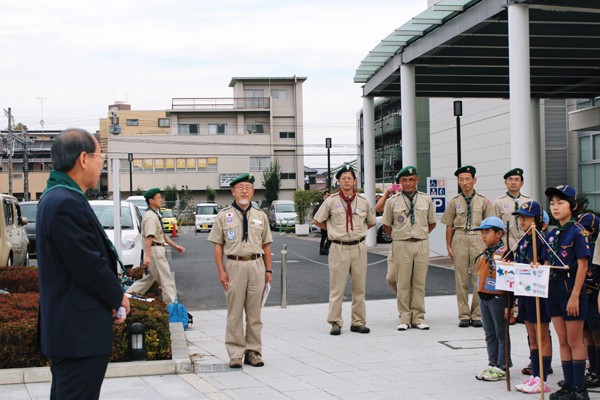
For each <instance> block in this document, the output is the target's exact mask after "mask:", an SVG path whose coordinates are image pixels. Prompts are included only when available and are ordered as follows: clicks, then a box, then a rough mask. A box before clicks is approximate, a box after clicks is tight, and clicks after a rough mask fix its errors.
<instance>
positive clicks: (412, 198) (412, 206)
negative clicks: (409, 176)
mask: <svg viewBox="0 0 600 400" xmlns="http://www.w3.org/2000/svg"><path fill="white" fill-rule="evenodd" d="M402 194H403V195H404V196H406V198H408V200H410V211H409V215H410V224H411V225H414V224H415V200H416V198H417V191H416V190H415V191H414V192H413V194H412V196H411V195H410V194H408V193H406V192H405V191H402Z"/></svg>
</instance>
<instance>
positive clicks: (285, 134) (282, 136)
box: [279, 132, 296, 139]
mask: <svg viewBox="0 0 600 400" xmlns="http://www.w3.org/2000/svg"><path fill="white" fill-rule="evenodd" d="M295 137H296V132H279V138H280V139H294V138H295Z"/></svg>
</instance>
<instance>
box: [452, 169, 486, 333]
mask: <svg viewBox="0 0 600 400" xmlns="http://www.w3.org/2000/svg"><path fill="white" fill-rule="evenodd" d="M476 172H477V171H476V169H475V167H473V166H471V165H466V166H464V167H461V168H459V169H457V170H456V172H454V176H456V177H457V178H458V185H459V186H460V189H461V193H459V194H458V195H456V196H454V197H453V198H452V199H450V201H449V202H448V205H447V206H446V212H444V215H443V216H442V224H444V225H446V248H447V249H448V255H449V256H450V258H451V259H452V262H453V263H454V277H455V279H456V301H457V303H458V319H459V323H458V326H459V327H461V328H467V327H468V326H469V325H471V324H472V325H473V326H474V327H476V328H481V327H482V326H483V324H482V323H481V311H480V310H479V297H478V296H477V290H476V287H477V286H476V285H477V269H476V267H475V260H476V259H477V256H478V255H479V254H481V251H482V250H483V249H484V248H485V245H484V244H483V240H482V239H481V235H479V234H478V233H479V232H477V231H474V230H473V229H475V228H477V227H478V226H479V225H480V224H481V221H482V220H483V219H484V218H487V217H491V216H493V215H494V208H493V206H492V203H491V202H490V201H489V200H488V198H487V197H485V196H483V195H481V194H479V193H476V192H475V183H476V182H477V178H475V173H476ZM469 277H471V285H472V287H473V289H474V290H473V299H472V300H471V307H470V308H469Z"/></svg>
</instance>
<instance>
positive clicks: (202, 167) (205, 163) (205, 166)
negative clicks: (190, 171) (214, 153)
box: [197, 157, 219, 172]
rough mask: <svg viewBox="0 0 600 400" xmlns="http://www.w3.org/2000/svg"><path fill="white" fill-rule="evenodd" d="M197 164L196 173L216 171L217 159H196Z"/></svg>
mask: <svg viewBox="0 0 600 400" xmlns="http://www.w3.org/2000/svg"><path fill="white" fill-rule="evenodd" d="M197 162H198V171H202V172H211V171H217V169H218V165H219V164H218V158H217V157H208V158H198V159H197Z"/></svg>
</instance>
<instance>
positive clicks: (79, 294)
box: [36, 188, 123, 358]
mask: <svg viewBox="0 0 600 400" xmlns="http://www.w3.org/2000/svg"><path fill="white" fill-rule="evenodd" d="M36 233H37V243H36V248H37V256H38V271H39V281H40V322H39V323H40V342H41V350H42V352H43V353H44V354H45V355H46V356H48V357H51V358H76V357H88V356H95V355H102V354H108V353H110V352H111V351H112V342H113V334H112V325H113V319H112V310H113V309H115V310H116V309H118V308H119V307H120V305H121V301H122V299H123V290H122V288H121V286H120V284H119V281H118V279H117V270H116V259H115V257H114V256H113V254H112V252H111V251H110V250H109V249H108V248H107V246H106V245H105V242H104V240H103V229H102V226H101V225H100V223H99V222H98V219H97V218H96V215H95V214H94V211H93V210H92V208H91V207H90V205H89V203H88V202H87V200H86V199H84V198H83V196H81V194H78V193H76V192H74V191H71V190H68V189H65V188H56V189H54V190H51V191H50V192H48V193H47V194H46V195H44V197H43V198H42V200H41V201H40V202H39V204H38V210H37V220H36Z"/></svg>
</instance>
